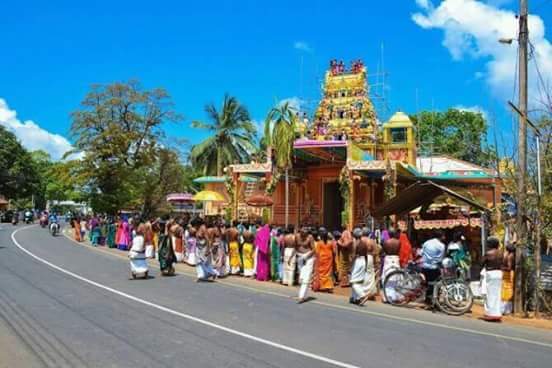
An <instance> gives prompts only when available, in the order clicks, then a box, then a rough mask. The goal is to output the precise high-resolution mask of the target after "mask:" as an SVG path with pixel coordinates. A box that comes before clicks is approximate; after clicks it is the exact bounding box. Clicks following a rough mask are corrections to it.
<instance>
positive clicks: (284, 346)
mask: <svg viewBox="0 0 552 368" xmlns="http://www.w3.org/2000/svg"><path fill="white" fill-rule="evenodd" d="M0 227H1V228H0V367H336V366H341V367H397V366H405V367H486V368H492V367H497V368H504V367H549V366H550V358H552V333H551V332H550V331H546V330H538V329H531V328H522V327H512V326H505V325H497V324H489V323H485V322H482V321H473V320H466V319H463V318H454V317H448V316H443V315H440V314H431V313H427V312H423V311H422V312H420V311H413V310H406V309H401V308H392V307H388V306H383V305H379V304H370V305H369V306H368V307H366V308H362V309H361V308H349V306H348V305H346V304H345V303H343V302H340V303H341V304H340V303H339V302H334V301H333V300H334V299H335V298H334V299H328V301H327V302H326V301H325V299H324V298H323V297H319V298H318V301H317V302H313V303H306V304H303V305H300V306H299V305H296V304H295V303H294V301H293V300H292V299H290V298H288V297H285V295H284V296H282V295H275V294H270V293H264V292H262V291H255V290H253V289H245V288H239V287H232V286H230V285H228V284H227V283H196V282H195V281H194V279H193V278H192V277H189V276H187V275H184V274H180V275H177V276H175V277H170V278H165V277H161V276H159V273H158V270H157V269H152V270H151V271H150V273H151V274H152V277H151V278H150V279H148V280H130V279H129V265H128V261H125V260H124V259H121V258H117V257H114V256H112V255H109V254H105V253H102V252H98V251H97V250H94V249H91V248H89V247H86V246H79V245H76V244H75V243H73V242H72V241H70V240H69V239H66V238H64V237H63V236H58V237H56V238H53V237H52V236H50V235H49V234H48V232H47V231H46V230H44V229H41V228H39V227H38V226H32V227H27V228H24V227H23V226H19V227H17V229H18V230H17V232H16V233H15V234H14V235H13V238H15V240H16V242H17V244H18V245H19V246H21V247H22V248H24V249H26V250H27V251H28V252H30V253H31V254H32V255H35V256H36V257H38V258H40V259H36V258H33V256H32V255H31V254H28V253H26V252H24V251H23V250H21V249H20V248H19V247H18V246H17V245H16V244H15V243H14V242H13V241H12V233H13V232H14V230H16V228H15V227H13V226H11V225H9V224H1V225H0ZM44 262H49V264H45V263H44ZM56 267H57V268H56ZM293 292H294V291H293V289H290V291H289V293H290V294H292V293H293Z"/></svg>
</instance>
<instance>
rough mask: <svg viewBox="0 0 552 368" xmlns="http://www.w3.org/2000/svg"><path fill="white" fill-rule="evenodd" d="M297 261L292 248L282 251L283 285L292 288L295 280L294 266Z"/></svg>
mask: <svg viewBox="0 0 552 368" xmlns="http://www.w3.org/2000/svg"><path fill="white" fill-rule="evenodd" d="M296 263H297V260H296V257H295V254H294V249H293V248H285V249H284V275H283V277H282V283H283V284H284V285H288V286H293V282H294V280H295V266H296Z"/></svg>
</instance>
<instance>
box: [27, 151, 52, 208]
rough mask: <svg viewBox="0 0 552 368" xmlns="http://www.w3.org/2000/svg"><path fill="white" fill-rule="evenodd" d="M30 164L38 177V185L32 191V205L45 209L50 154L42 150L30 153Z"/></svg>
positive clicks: (50, 165)
mask: <svg viewBox="0 0 552 368" xmlns="http://www.w3.org/2000/svg"><path fill="white" fill-rule="evenodd" d="M31 159H32V164H33V166H34V170H35V172H36V173H37V175H38V183H37V185H36V187H35V190H34V193H33V194H34V203H35V208H37V209H44V208H46V201H47V200H48V199H49V198H47V196H46V187H47V186H48V182H49V180H50V175H49V172H50V169H51V167H52V165H53V162H52V158H51V156H50V154H49V153H48V152H46V151H43V150H37V151H32V152H31Z"/></svg>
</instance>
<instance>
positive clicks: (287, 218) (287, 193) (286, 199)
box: [285, 167, 289, 228]
mask: <svg viewBox="0 0 552 368" xmlns="http://www.w3.org/2000/svg"><path fill="white" fill-rule="evenodd" d="M285 197H286V198H285V201H286V211H285V223H286V228H287V226H288V224H289V169H288V168H287V167H286V195H285Z"/></svg>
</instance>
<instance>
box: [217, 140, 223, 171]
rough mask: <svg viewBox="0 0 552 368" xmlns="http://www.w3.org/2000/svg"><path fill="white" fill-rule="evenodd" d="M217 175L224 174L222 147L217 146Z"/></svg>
mask: <svg viewBox="0 0 552 368" xmlns="http://www.w3.org/2000/svg"><path fill="white" fill-rule="evenodd" d="M217 176H222V148H221V147H220V146H219V147H217Z"/></svg>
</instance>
